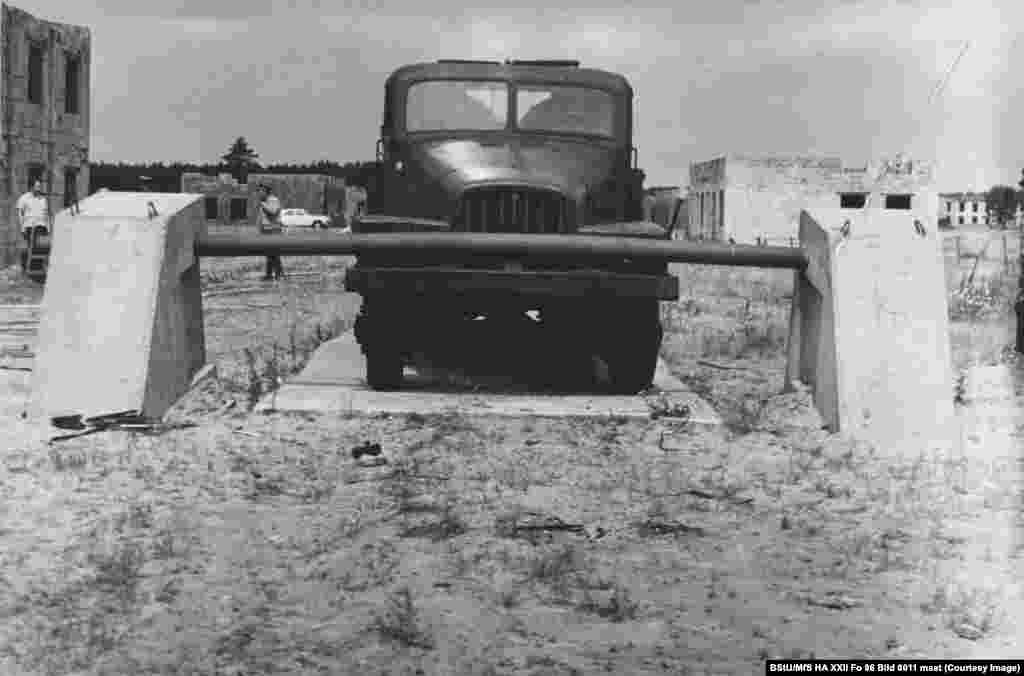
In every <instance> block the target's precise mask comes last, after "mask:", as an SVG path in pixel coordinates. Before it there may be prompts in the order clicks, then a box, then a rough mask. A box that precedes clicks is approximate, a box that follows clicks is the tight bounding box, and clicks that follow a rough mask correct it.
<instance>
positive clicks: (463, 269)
mask: <svg viewBox="0 0 1024 676" xmlns="http://www.w3.org/2000/svg"><path fill="white" fill-rule="evenodd" d="M643 181H644V172H643V171H642V170H641V169H639V168H638V166H637V152H636V148H635V146H634V145H633V90H632V87H631V86H630V84H629V82H628V81H627V79H626V78H625V77H624V76H622V75H620V74H616V73H611V72H608V71H604V70H599V69H594V68H585V67H581V66H580V63H579V62H578V61H569V60H564V61H556V60H540V61H538V60H530V61H523V60H514V61H513V60H508V61H504V62H500V61H473V60H442V61H436V62H430V63H417V64H411V65H407V66H404V67H401V68H399V69H397V70H395V71H394V72H393V73H391V75H390V76H389V77H388V79H387V81H386V83H385V87H384V114H383V121H382V124H381V129H380V137H379V139H378V141H377V159H376V163H375V166H374V170H373V171H372V173H371V175H370V177H369V180H368V185H367V199H366V207H365V212H364V213H363V214H361V215H360V217H359V218H357V219H355V220H354V221H353V223H352V232H353V233H382V232H400V233H432V232H445V233H453V234H456V235H464V236H465V242H466V245H465V247H464V248H461V249H459V250H457V251H451V252H448V251H438V250H435V249H430V248H424V249H422V250H420V249H417V248H415V247H412V248H409V249H408V250H403V251H396V250H392V249H389V250H380V251H365V252H363V253H360V254H359V255H358V256H357V257H356V261H355V262H354V264H353V265H352V266H350V267H349V268H348V270H347V271H346V277H345V288H346V290H348V291H351V292H355V293H358V294H360V295H361V296H362V306H361V309H360V312H359V315H358V317H357V319H356V323H355V336H356V339H357V340H358V342H359V345H360V348H361V351H362V353H363V354H364V355H365V358H366V381H367V383H368V385H369V386H370V387H371V388H373V389H376V390H395V389H400V388H402V387H403V379H404V369H405V366H406V365H417V364H420V363H422V362H424V361H426V362H427V363H442V364H445V363H451V361H452V360H456V361H457V360H458V359H459V358H460V357H466V356H468V355H469V354H470V353H484V354H486V353H487V352H488V350H489V349H491V347H490V345H491V344H490V343H489V342H487V341H489V340H491V338H488V339H483V338H466V337H467V336H469V335H473V336H479V335H481V334H479V333H478V331H477V329H478V327H479V326H480V325H481V322H483V324H485V325H490V326H491V327H492V328H494V332H493V333H492V334H491V335H492V336H498V337H501V336H506V337H507V336H508V335H509V333H508V332H509V330H511V329H512V328H513V327H516V326H523V327H524V328H525V327H527V326H529V327H530V329H532V330H537V331H542V332H543V333H542V334H541V335H543V336H545V338H544V341H547V342H546V343H545V342H542V344H549V345H550V346H551V349H552V350H554V349H555V347H556V346H558V347H559V348H565V349H566V350H568V353H576V354H586V355H590V356H592V357H593V358H594V362H593V363H594V364H595V370H594V373H595V377H594V380H593V383H592V384H593V385H594V386H595V387H598V388H600V389H601V391H608V392H614V393H628V394H634V393H637V392H640V391H642V390H645V389H647V388H648V387H649V386H650V385H651V383H652V379H653V376H654V372H655V368H656V364H657V360H658V353H659V350H660V345H661V341H662V326H661V322H660V312H659V303H660V302H661V301H670V300H675V299H677V298H678V293H679V289H678V281H677V280H676V278H675V277H674V276H673V275H672V274H670V273H669V270H668V263H667V262H666V261H664V260H661V259H651V258H650V257H647V258H637V259H631V258H629V256H628V255H627V253H623V254H622V255H619V254H617V253H616V254H608V253H607V250H606V249H602V251H603V252H604V253H601V254H600V255H579V256H575V255H566V254H565V253H564V251H561V252H560V253H559V252H556V251H546V250H545V248H544V243H546V242H549V241H554V240H557V239H559V238H574V237H581V236H590V237H600V238H618V240H619V241H621V242H623V243H624V244H625V246H624V247H622V248H621V250H622V251H623V252H628V243H629V242H631V241H637V240H642V239H649V238H655V239H669V238H670V237H671V232H670V230H669V229H668V228H666V227H662V226H660V225H658V224H655V223H652V222H649V221H645V220H644V219H643V213H644V207H643V204H644V186H643ZM493 236H500V237H504V238H505V239H509V238H512V239H513V240H514V239H515V238H522V239H523V241H524V242H525V241H529V242H530V243H531V244H530V248H529V250H528V251H526V252H525V253H523V254H522V255H516V256H510V255H505V254H503V255H496V254H494V253H493V252H492V251H490V250H484V249H482V248H480V247H474V245H473V242H475V241H478V240H479V238H480V237H493ZM578 241H579V242H581V243H582V242H584V241H585V237H583V238H581V239H580V240H578ZM602 241H604V240H602ZM618 250H619V249H616V251H618ZM460 338H465V339H464V340H460ZM495 352H497V350H496V349H495ZM492 357H493V358H494V359H498V358H500V356H499V355H498V354H494V355H492ZM556 364H557V362H556Z"/></svg>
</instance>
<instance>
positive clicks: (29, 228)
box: [16, 179, 50, 266]
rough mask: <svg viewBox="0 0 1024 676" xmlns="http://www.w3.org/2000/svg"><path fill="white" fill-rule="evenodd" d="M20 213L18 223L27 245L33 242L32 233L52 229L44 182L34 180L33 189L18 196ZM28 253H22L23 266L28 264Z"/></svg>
mask: <svg viewBox="0 0 1024 676" xmlns="http://www.w3.org/2000/svg"><path fill="white" fill-rule="evenodd" d="M16 210H17V213H18V224H19V225H20V226H21V236H22V237H24V238H25V246H26V247H28V246H29V245H30V244H31V242H32V234H33V232H35V234H36V236H38V235H45V234H46V233H48V232H49V231H50V209H49V204H48V202H47V199H46V195H44V194H43V182H42V181H40V180H38V179H37V180H35V181H33V182H32V189H31V190H29V191H28V192H27V193H25V194H24V195H22V196H21V197H19V198H18V203H17V205H16ZM27 260H28V253H27V252H26V253H25V254H23V255H22V266H24V265H27Z"/></svg>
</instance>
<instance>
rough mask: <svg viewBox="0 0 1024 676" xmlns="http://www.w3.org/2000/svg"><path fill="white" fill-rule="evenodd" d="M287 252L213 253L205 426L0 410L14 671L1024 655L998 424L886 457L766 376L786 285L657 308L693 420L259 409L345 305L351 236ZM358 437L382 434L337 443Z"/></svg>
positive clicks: (498, 669) (731, 666)
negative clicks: (952, 443) (120, 426)
mask: <svg viewBox="0 0 1024 676" xmlns="http://www.w3.org/2000/svg"><path fill="white" fill-rule="evenodd" d="M285 265H286V267H287V268H288V269H289V270H291V271H293V272H304V273H314V272H315V273H318V274H308V275H305V276H303V275H297V276H295V277H293V278H292V279H291V280H288V281H286V282H284V283H283V284H281V285H280V286H277V287H274V288H267V287H264V286H263V285H261V284H260V283H259V282H258V281H256V280H255V277H257V276H258V275H259V274H261V272H262V269H261V266H262V261H261V260H251V261H249V260H236V261H232V263H231V264H230V265H229V264H227V263H224V262H217V261H214V262H213V263H212V264H211V265H210V266H206V265H205V262H204V268H205V276H206V282H205V292H206V296H207V301H206V303H205V304H204V308H205V310H206V323H207V342H208V347H209V352H210V356H211V361H215V362H216V363H217V364H218V377H216V378H212V379H209V380H207V381H205V382H204V383H203V384H202V385H201V386H199V387H198V388H196V389H195V390H193V391H192V392H191V393H189V394H188V395H187V396H186V397H185V398H184V399H183V400H182V401H181V402H180V403H179V404H178V405H177V406H176V407H175V409H174V410H173V411H172V412H171V414H170V415H169V416H168V420H169V421H170V422H172V423H190V424H192V425H193V426H191V427H185V428H181V429H169V430H167V431H164V432H162V433H161V434H154V435H146V434H141V433H127V432H107V433H103V434H97V435H92V436H86V437H81V438H79V439H73V440H68V441H64V442H58V443H54V444H52V445H47V444H46V434H47V431H46V430H40V429H38V428H33V427H31V426H29V425H28V424H27V423H25V422H24V421H21V420H18V419H13V420H11V419H8V420H5V422H4V423H3V424H4V427H5V429H4V432H5V434H4V438H6V439H11V440H13V441H12V443H8V444H6V447H5V448H4V450H2V451H0V509H2V510H3V512H2V513H3V520H2V521H0V609H2V610H0V615H2V616H3V621H2V622H0V673H4V674H11V675H12V676H14V675H18V674H40V675H42V674H81V675H85V674H88V675H94V674H95V675H102V674H133V675H134V674H218V675H220V674H224V675H233V676H241V675H243V674H255V673H268V674H271V673H272V674H320V673H324V674H339V673H346V674H348V673H351V674H532V675H540V674H563V673H575V674H591V673H615V674H625V673H630V674H645V673H672V674H677V673H682V674H705V673H706V674H751V673H761V672H762V671H763V669H764V667H763V661H764V660H765V659H766V658H769V657H775V656H778V657H798V656H800V657H808V656H812V655H814V656H819V657H899V658H907V657H924V658H938V657H966V656H972V655H984V656H988V657H995V656H1000V655H1002V656H1010V655H1011V654H1012V653H1013V652H1014V651H1015V652H1016V654H1017V656H1019V655H1020V654H1022V650H1021V644H1020V643H1019V641H1020V637H1021V636H1022V635H1024V631H1022V628H1021V627H1020V624H1019V620H1018V619H1017V618H1019V617H1020V616H1021V613H1020V612H1019V610H1020V607H1021V600H1022V598H1024V597H1022V592H1021V589H1020V587H1019V580H1021V579H1024V577H1022V576H1021V573H1022V572H1024V571H1022V569H1021V562H1020V558H1019V556H1018V552H1019V551H1020V542H1019V540H1014V539H1013V538H1014V536H1015V533H1018V532H1019V528H1017V529H1015V528H1014V526H1013V525H1007V524H1011V523H1012V522H1011V521H1009V520H1010V519H1012V518H1013V517H1014V515H1016V514H1019V513H1020V504H1019V502H1020V495H1021V487H1020V486H1019V485H1018V484H1016V483H1014V482H1015V480H1016V477H1018V476H1019V473H1018V472H1014V471H1001V472H1000V471H994V469H993V467H994V465H992V464H986V463H979V462H967V458H970V457H972V456H971V453H973V452H976V451H977V449H978V448H979V447H981V446H984V445H986V443H988V442H991V439H985V438H980V437H979V439H978V440H977V441H973V442H968V445H967V446H966V447H965V446H960V447H959V448H956V449H948V450H947V451H945V452H943V453H941V454H939V453H936V454H935V455H933V456H932V457H923V456H921V457H915V458H903V457H900V456H899V454H898V452H894V449H885V451H886V452H884V453H882V452H879V450H878V449H873V448H870V447H867V446H865V445H863V444H859V443H856V442H853V441H851V440H848V439H844V438H842V437H839V436H833V435H828V434H827V433H825V432H823V431H822V430H821V421H820V419H819V418H818V417H817V414H816V413H815V411H814V410H813V407H812V406H811V405H810V401H809V397H808V396H807V394H806V393H805V392H803V391H800V390H798V391H796V392H793V393H790V394H785V395H779V394H777V393H778V392H780V391H781V389H782V381H781V374H782V366H783V363H784V362H783V357H782V352H781V347H780V344H779V340H778V337H777V332H778V331H779V330H780V329H779V328H778V327H779V326H780V322H781V326H782V327H783V328H782V329H781V330H783V333H782V336H783V340H782V344H783V345H784V336H785V332H784V327H785V323H784V322H785V317H786V316H787V313H788V307H786V306H785V304H784V302H783V300H784V298H783V297H784V294H785V290H784V288H782V287H778V288H777V289H776V290H775V291H774V292H773V291H772V288H771V286H772V284H773V283H774V282H772V281H771V280H767V281H766V279H767V278H765V279H762V280H760V281H758V280H755V283H754V285H753V287H754V289H753V292H750V289H746V290H743V289H738V290H737V291H738V293H737V294H723V296H722V299H721V300H720V301H714V302H713V301H710V300H708V299H707V297H706V296H705V295H703V291H702V290H700V289H699V288H698V287H697V286H696V285H687V284H684V286H683V290H684V298H683V299H681V300H680V302H679V303H678V304H673V305H674V307H670V308H666V324H667V326H668V328H669V337H668V338H667V340H666V348H665V357H666V360H667V361H668V362H669V363H670V364H671V366H672V368H673V369H674V370H675V372H676V373H677V374H678V375H679V376H680V377H681V378H683V379H684V380H686V381H687V382H689V383H690V384H691V386H693V387H694V388H695V389H697V391H699V392H700V393H702V394H703V395H705V396H706V397H707V398H709V399H710V400H711V401H713V402H714V403H715V404H716V406H717V407H718V408H719V410H720V411H721V412H722V414H723V417H724V418H725V419H726V422H727V425H726V427H725V429H722V430H718V431H711V432H709V431H697V430H693V429H689V428H688V427H687V426H686V425H685V424H680V423H673V422H671V421H667V420H658V421H654V422H650V423H637V422H627V421H621V420H608V421H592V420H591V421H585V420H574V419H567V420H546V419H530V418H523V419H501V418H495V419H487V418H472V419H470V418H465V417H461V416H458V415H447V416H436V417H435V416H394V417H377V418H359V417H342V416H333V415H332V416H328V415H313V414H302V415H288V414H282V413H270V414H260V415H257V414H252V413H249V412H248V406H249V402H250V401H251V399H252V397H253V396H254V395H255V394H256V393H255V390H256V389H261V391H262V390H265V389H266V388H267V387H270V386H271V385H272V382H273V379H274V374H275V373H281V372H288V371H291V370H294V369H296V368H298V367H300V366H301V364H302V363H303V360H304V359H305V358H306V357H308V354H309V352H310V351H311V350H312V349H313V348H314V347H315V345H316V344H317V342H318V341H320V340H323V339H325V338H327V337H329V336H330V335H335V334H337V332H339V331H342V330H344V329H345V328H346V327H347V326H350V324H351V321H352V319H353V316H354V311H355V308H356V307H357V306H358V298H357V297H353V296H350V295H347V294H342V293H340V291H339V288H340V287H339V283H340V275H341V273H342V271H343V265H342V264H339V262H338V261H334V262H330V261H328V260H327V259H323V260H321V259H306V260H304V261H301V262H299V261H295V262H292V261H290V260H289V259H286V260H285ZM735 280H736V278H734V279H733V281H735ZM719 281H721V280H719ZM727 286H728V285H727ZM782 286H783V287H784V282H783V283H782ZM759 289H760V290H761V291H764V293H760V291H759ZM780 289H781V290H780ZM744 296H746V297H750V298H753V299H754V301H753V302H752V303H750V304H747V303H746V302H745V300H744V299H743V298H744ZM737 334H739V335H742V336H743V340H737V339H734V338H729V336H735V335H737ZM695 346H699V349H696V347H695ZM245 348H249V350H250V352H249V353H248V355H247V354H246V352H245ZM275 355H276V356H275ZM697 355H700V358H699V359H698V358H696V357H697ZM256 383H258V384H259V388H257V387H256ZM979 424H980V423H979ZM366 444H370V445H371V446H370V447H369V450H371V451H373V450H375V447H374V446H372V445H373V444H377V445H379V449H380V451H379V454H378V455H372V454H369V455H368V454H363V455H361V456H360V457H359V458H358V459H357V458H355V457H354V454H353V449H355V448H357V447H362V446H364V445H366ZM971 444H973V446H972V445H971ZM988 445H989V446H990V447H991V443H988ZM996 459H998V458H996ZM1004 460H1005V461H1006V462H1014V461H1015V458H1013V457H1010V456H1007V457H1006V458H1004Z"/></svg>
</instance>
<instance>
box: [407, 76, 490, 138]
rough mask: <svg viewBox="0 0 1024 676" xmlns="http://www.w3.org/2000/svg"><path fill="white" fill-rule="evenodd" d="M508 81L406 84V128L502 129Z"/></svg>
mask: <svg viewBox="0 0 1024 676" xmlns="http://www.w3.org/2000/svg"><path fill="white" fill-rule="evenodd" d="M507 123H508V85H507V84H505V83H504V82H486V81H479V80H477V81H469V80H431V81H426V82H417V83H415V84H413V85H411V86H410V87H409V93H408V97H407V102H406V109H405V127H406V129H407V130H408V131H443V130H449V129H472V130H494V129H504V128H505V127H506V125H507Z"/></svg>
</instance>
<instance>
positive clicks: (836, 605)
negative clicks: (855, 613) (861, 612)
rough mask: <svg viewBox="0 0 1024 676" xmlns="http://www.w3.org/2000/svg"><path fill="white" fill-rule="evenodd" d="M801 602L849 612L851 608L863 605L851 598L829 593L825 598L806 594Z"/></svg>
mask: <svg viewBox="0 0 1024 676" xmlns="http://www.w3.org/2000/svg"><path fill="white" fill-rule="evenodd" d="M801 600H803V601H804V602H805V603H807V604H809V605H812V606H820V607H822V608H831V609H833V610H849V609H850V608H857V607H858V606H861V605H863V604H862V603H861V602H860V601H858V600H857V599H854V598H850V597H849V596H845V595H843V594H840V593H837V592H828V593H826V594H825V595H824V596H814V595H812V594H804V595H802V596H801Z"/></svg>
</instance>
